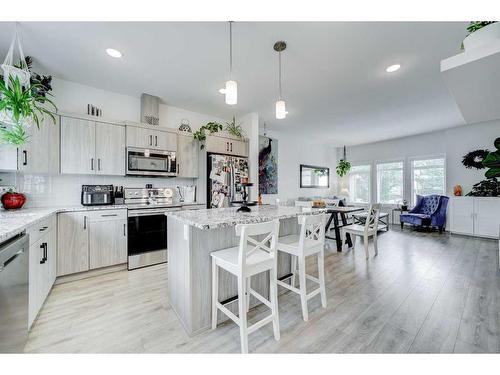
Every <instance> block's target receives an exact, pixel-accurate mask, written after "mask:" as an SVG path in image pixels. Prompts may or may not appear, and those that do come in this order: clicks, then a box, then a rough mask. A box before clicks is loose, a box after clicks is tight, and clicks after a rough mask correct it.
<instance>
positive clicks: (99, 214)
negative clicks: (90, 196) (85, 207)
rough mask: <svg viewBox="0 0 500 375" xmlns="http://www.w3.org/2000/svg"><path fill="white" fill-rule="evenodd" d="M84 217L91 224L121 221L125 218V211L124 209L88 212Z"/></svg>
mask: <svg viewBox="0 0 500 375" xmlns="http://www.w3.org/2000/svg"><path fill="white" fill-rule="evenodd" d="M86 216H87V217H88V218H89V220H90V221H92V222H98V221H109V220H122V219H126V218H127V210H126V209H124V208H121V209H117V210H97V211H88V212H87V213H86Z"/></svg>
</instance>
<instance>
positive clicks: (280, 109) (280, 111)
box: [276, 100, 288, 120]
mask: <svg viewBox="0 0 500 375" xmlns="http://www.w3.org/2000/svg"><path fill="white" fill-rule="evenodd" d="M287 113H288V112H287V111H286V107H285V101H284V100H278V101H277V102H276V118H277V119H278V120H282V119H284V118H285V117H286V114H287Z"/></svg>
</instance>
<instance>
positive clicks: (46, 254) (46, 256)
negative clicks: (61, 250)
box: [43, 242, 49, 262]
mask: <svg viewBox="0 0 500 375" xmlns="http://www.w3.org/2000/svg"><path fill="white" fill-rule="evenodd" d="M44 245H45V246H44V248H43V259H44V261H45V262H46V261H47V259H48V256H49V254H48V253H49V252H48V251H47V249H48V248H49V245H48V244H47V242H45V243H44Z"/></svg>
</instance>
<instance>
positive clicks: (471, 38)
mask: <svg viewBox="0 0 500 375" xmlns="http://www.w3.org/2000/svg"><path fill="white" fill-rule="evenodd" d="M467 31H468V32H469V34H468V35H467V37H466V38H465V39H464V41H463V43H462V49H465V50H471V49H474V48H477V47H480V46H482V45H483V44H487V43H490V42H493V41H495V40H499V39H500V23H498V22H497V21H472V22H471V23H469V26H467Z"/></svg>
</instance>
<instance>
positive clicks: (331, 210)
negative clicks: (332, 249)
mask: <svg viewBox="0 0 500 375" xmlns="http://www.w3.org/2000/svg"><path fill="white" fill-rule="evenodd" d="M325 210H326V213H327V214H329V215H330V217H329V218H328V221H327V223H326V226H325V237H326V238H328V239H331V240H335V242H336V244H337V251H338V252H341V251H342V246H343V245H344V244H343V243H342V238H341V236H340V228H343V227H346V226H348V225H352V224H349V223H348V222H347V214H350V213H353V212H359V211H364V210H365V209H364V208H363V207H354V206H327V207H326V208H325ZM339 218H340V221H339ZM332 221H333V228H330V225H331V224H332ZM331 229H333V230H334V231H335V237H331V236H329V235H328V233H330V230H331ZM346 243H347V245H348V246H349V247H352V239H351V235H350V234H349V233H346Z"/></svg>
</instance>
